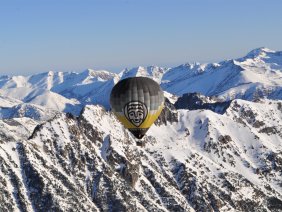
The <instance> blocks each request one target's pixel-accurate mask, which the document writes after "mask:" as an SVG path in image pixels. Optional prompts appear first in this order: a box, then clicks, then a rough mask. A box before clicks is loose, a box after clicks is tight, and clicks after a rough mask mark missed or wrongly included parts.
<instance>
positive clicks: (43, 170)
mask: <svg viewBox="0 0 282 212" xmlns="http://www.w3.org/2000/svg"><path fill="white" fill-rule="evenodd" d="M281 108H282V101H273V100H263V101H260V102H248V101H243V100H234V101H232V103H231V104H230V107H229V108H228V109H227V111H226V113H225V114H223V115H220V114H217V113H214V112H212V111H208V110H193V111H188V110H179V111H174V112H176V113H177V114H178V117H177V119H176V120H175V119H170V118H169V117H171V116H170V115H169V114H167V116H165V117H168V119H167V120H166V122H165V123H166V124H164V122H163V121H160V120H159V121H157V122H156V123H157V125H154V126H152V128H151V129H150V130H149V131H148V134H147V135H146V136H145V137H144V139H143V144H142V145H141V146H137V145H136V142H137V141H136V140H135V139H134V138H133V136H132V135H131V134H130V133H128V131H127V130H125V129H124V128H123V127H122V125H121V124H120V123H119V122H118V121H117V119H116V118H115V116H114V115H113V114H111V113H110V112H107V111H106V110H105V109H103V108H102V107H100V106H86V107H85V108H84V110H83V112H82V114H81V115H80V117H78V118H75V117H72V116H70V115H65V114H61V115H57V116H56V118H54V119H52V120H50V121H48V122H46V123H45V124H43V125H39V127H37V128H36V129H35V131H34V132H33V133H30V131H29V132H26V133H27V135H29V136H23V137H22V139H18V140H15V139H5V140H2V139H1V140H2V142H0V157H1V160H2V161H4V164H5V165H4V166H2V167H0V168H1V172H0V173H1V175H0V176H1V178H0V180H1V182H2V183H1V184H0V186H1V190H2V192H1V193H0V197H1V198H0V199H1V200H2V201H3V200H4V203H5V204H1V206H0V207H2V208H1V209H3V210H6V209H8V208H9V209H10V210H16V209H19V210H21V209H23V208H26V209H28V208H31V207H33V209H34V210H39V211H46V210H59V211H60V210H62V211H68V210H71V209H72V210H79V211H89V210H91V211H98V210H102V211H110V210H117V211H133V210H135V211H153V210H158V211H194V210H196V211H247V210H248V209H250V208H252V209H253V210H254V211H267V210H268V211H275V210H276V211H279V210H278V209H279V208H281V204H282V201H281V200H282V187H281V181H282V177H281V170H282V157H281V153H282V135H281V131H282V122H281V120H282V109H281ZM171 112H173V111H171ZM270 117H271V118H270ZM9 127H10V126H6V127H5V128H0V132H1V133H2V132H3V129H7V128H9ZM5 132H6V133H7V132H9V131H8V130H6V131H5ZM1 133H0V134H1ZM30 135H31V136H30ZM14 136H15V135H14ZM27 137H30V139H28V140H27V139H26V138H27ZM9 156H10V157H9ZM27 179H28V180H27ZM3 185H8V186H3ZM13 191H17V195H13ZM35 191H36V192H35ZM16 202H17V204H15V203H16Z"/></svg>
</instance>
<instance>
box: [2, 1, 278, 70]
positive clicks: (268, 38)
mask: <svg viewBox="0 0 282 212" xmlns="http://www.w3.org/2000/svg"><path fill="white" fill-rule="evenodd" d="M281 9H282V1H280V0H267V1H266V0H236V1H235V0H234V1H233V0H25V1H23V0H9V1H8V0H6V1H0V27H1V31H0V75H3V74H9V75H11V74H22V75H27V74H32V73H37V72H45V71H49V70H53V71H83V70H85V69H87V68H92V69H107V70H111V71H116V72H118V71H120V70H121V69H123V68H125V67H134V66H138V65H143V66H147V65H158V66H166V67H170V66H174V65H179V64H182V63H186V62H195V61H199V62H218V61H221V60H224V59H230V58H237V57H241V56H244V55H245V54H246V53H247V52H249V51H250V50H252V49H254V48H257V47H262V46H265V47H268V48H270V49H273V50H282V41H281V39H282V27H281V23H282V13H281Z"/></svg>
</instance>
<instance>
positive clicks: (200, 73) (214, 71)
mask: <svg viewBox="0 0 282 212" xmlns="http://www.w3.org/2000/svg"><path fill="white" fill-rule="evenodd" d="M281 61H282V52H280V51H279V52H275V51H272V50H269V49H267V48H260V49H255V50H253V51H251V52H250V53H248V54H247V55H246V56H245V57H242V58H239V59H236V60H228V61H223V62H220V63H212V64H199V63H195V64H183V65H180V66H177V67H174V68H160V67H155V66H149V67H146V68H145V67H136V68H132V69H125V70H123V71H122V72H121V73H119V74H115V73H111V72H108V71H94V70H91V69H88V70H86V71H84V72H81V73H73V72H56V73H54V72H52V71H50V72H47V73H42V74H36V75H32V76H27V77H24V76H2V77H0V98H1V97H2V98H6V97H9V99H10V101H11V99H12V98H13V99H15V104H18V103H19V101H20V104H22V103H28V104H35V105H40V106H44V107H47V108H51V109H54V110H59V111H64V112H72V113H74V114H76V115H78V114H79V111H80V110H81V109H82V107H83V106H84V105H86V104H100V105H103V106H104V107H105V108H107V109H109V107H110V105H109V94H110V91H111V89H112V87H113V86H114V85H115V84H116V83H117V82H118V81H119V80H120V79H123V78H127V77H133V76H146V77H151V78H153V79H154V80H155V81H157V82H158V83H160V84H161V87H162V88H163V89H164V90H165V91H167V92H168V93H171V94H173V95H176V96H181V95H183V94H184V93H191V92H198V93H201V94H203V95H206V96H217V97H218V98H221V99H223V100H232V99H236V98H240V99H244V100H254V99H257V98H264V97H266V98H269V99H282V71H281V70H282V62H281ZM0 104H2V103H0ZM12 104H13V105H14V103H12ZM0 106H1V105H0Z"/></svg>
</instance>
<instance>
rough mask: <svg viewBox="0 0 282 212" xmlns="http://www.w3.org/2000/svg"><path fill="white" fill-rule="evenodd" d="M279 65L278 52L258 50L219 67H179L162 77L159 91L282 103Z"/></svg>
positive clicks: (281, 58) (281, 72)
mask: <svg viewBox="0 0 282 212" xmlns="http://www.w3.org/2000/svg"><path fill="white" fill-rule="evenodd" d="M281 61H282V52H281V51H280V52H275V51H272V50H269V49H266V48H260V49H256V50H253V51H251V52H250V53H249V54H247V56H245V57H243V58H239V59H236V60H228V61H223V62H221V63H218V64H206V65H201V64H194V65H190V64H188V65H181V66H179V67H176V68H172V69H170V70H169V71H167V72H166V73H165V74H164V76H163V78H162V82H163V83H162V87H163V88H164V90H166V91H168V92H170V93H174V94H178V95H182V94H184V93H190V92H199V93H202V94H204V95H207V96H219V97H222V98H223V99H235V98H241V99H245V100H253V99H256V98H260V97H268V98H271V99H281V98H282V88H281V85H282V68H281V67H282V66H281V63H282V62H281Z"/></svg>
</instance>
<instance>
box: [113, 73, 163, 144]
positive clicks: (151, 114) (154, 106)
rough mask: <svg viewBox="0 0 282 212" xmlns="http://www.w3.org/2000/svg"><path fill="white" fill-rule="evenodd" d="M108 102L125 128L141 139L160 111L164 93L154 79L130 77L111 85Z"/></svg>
mask: <svg viewBox="0 0 282 212" xmlns="http://www.w3.org/2000/svg"><path fill="white" fill-rule="evenodd" d="M110 104H111V107H112V111H113V112H114V114H115V115H116V117H117V118H118V120H119V121H120V122H121V123H122V124H123V125H124V126H125V128H127V129H128V130H129V131H130V132H131V133H132V134H133V135H134V136H135V137H136V138H138V139H141V138H142V137H143V136H144V135H145V133H146V132H147V131H148V129H149V128H150V126H151V125H152V124H153V123H154V121H155V120H156V119H157V118H158V117H159V115H160V113H161V112H162V109H163V106H164V94H163V91H162V89H161V88H160V86H159V84H158V83H156V82H155V81H154V80H152V79H150V78H147V77H131V78H126V79H123V80H121V81H119V82H118V83H117V84H116V85H115V86H114V87H113V89H112V92H111V97H110Z"/></svg>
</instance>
